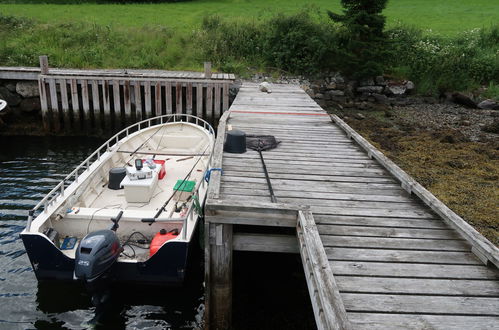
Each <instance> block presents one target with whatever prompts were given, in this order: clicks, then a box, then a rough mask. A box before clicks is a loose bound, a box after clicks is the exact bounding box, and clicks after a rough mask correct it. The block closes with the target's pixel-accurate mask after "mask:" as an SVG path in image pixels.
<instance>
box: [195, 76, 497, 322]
mask: <svg viewBox="0 0 499 330" xmlns="http://www.w3.org/2000/svg"><path fill="white" fill-rule="evenodd" d="M230 129H237V130H242V131H244V132H245V133H246V134H257V135H274V136H275V137H276V139H277V140H278V141H281V143H280V144H279V146H278V147H277V148H275V149H273V150H269V151H264V152H263V157H264V159H265V164H266V166H267V168H268V171H269V176H270V180H271V183H272V186H273V189H274V192H275V195H276V198H277V203H272V202H271V200H270V195H269V191H268V187H267V184H266V180H265V176H264V172H263V168H262V164H261V161H260V158H259V156H258V153H257V152H256V151H253V150H248V151H247V152H246V153H243V154H231V153H224V152H223V143H224V139H225V134H226V132H227V131H228V130H230ZM214 157H215V158H214V162H215V165H214V166H213V167H216V168H222V169H223V172H220V171H213V172H212V173H211V180H210V188H209V189H210V190H209V195H208V200H207V203H206V213H207V214H206V224H205V241H206V242H207V243H206V244H205V245H206V251H205V252H206V253H205V255H206V284H207V292H206V302H207V306H206V307H207V311H206V316H207V320H208V322H207V327H208V328H213V329H222V328H228V327H230V322H231V317H230V312H231V311H230V309H231V302H232V300H231V299H232V293H231V285H232V284H231V277H232V274H231V267H232V258H233V253H232V251H237V250H243V251H272V252H291V253H293V252H299V253H300V254H301V257H302V261H303V267H304V271H305V277H306V279H307V284H308V288H309V292H310V299H311V302H312V306H313V309H314V315H315V318H316V323H317V327H318V328H319V329H497V328H498V327H499V272H498V270H497V267H498V265H499V253H498V249H497V248H496V247H494V246H493V245H492V244H491V243H490V242H489V241H487V240H486V239H485V238H483V236H481V235H480V234H479V233H478V232H476V231H475V230H474V229H473V228H472V227H470V226H469V225H468V224H467V223H465V222H464V221H463V220H462V219H461V218H460V217H459V216H457V215H456V214H455V213H453V212H452V211H451V210H450V209H448V208H447V207H446V206H445V205H444V204H443V203H441V202H440V201H439V200H438V199H437V198H435V197H434V196H433V195H432V194H431V193H429V192H428V191H427V190H425V189H424V188H423V187H422V186H421V185H419V184H418V183H417V182H415V181H414V180H413V179H412V178H411V177H410V176H408V175H407V174H406V173H405V172H403V171H402V170H401V169H400V168H398V167H397V166H396V165H395V164H394V163H392V162H391V161H390V160H388V159H387V158H386V157H384V156H383V154H382V153H380V152H379V151H378V150H376V149H375V148H374V147H373V146H371V145H370V144H369V143H368V142H367V141H366V140H364V139H363V138H362V137H361V136H360V135H358V134H357V133H356V132H355V131H353V130H352V129H351V128H350V127H349V126H348V125H346V124H345V123H344V122H343V121H342V120H341V119H339V118H338V117H336V116H330V115H329V114H327V113H326V112H325V111H324V110H323V109H321V108H320V107H319V106H318V105H317V104H316V103H315V102H314V101H313V100H312V99H311V98H310V97H309V96H308V95H307V94H306V93H305V92H304V91H303V90H302V89H300V88H299V86H293V85H273V86H272V93H271V94H267V93H263V92H260V91H259V90H258V85H257V84H251V83H244V84H243V86H242V88H241V90H240V91H239V94H238V95H237V97H236V99H235V101H234V103H233V104H232V106H231V107H230V111H229V112H227V113H226V114H224V116H223V117H222V120H221V121H220V125H219V129H218V138H217V144H216V146H215V155H214ZM477 198H478V196H477ZM286 227H287V228H288V229H287V232H286ZM251 228H255V229H256V228H259V230H255V231H252V230H251ZM262 228H265V229H268V232H265V230H263V231H262V230H261V229H262ZM276 228H277V229H278V230H276ZM289 228H293V232H294V233H295V234H294V235H290V234H289V231H290V230H289ZM279 230H281V231H279Z"/></svg>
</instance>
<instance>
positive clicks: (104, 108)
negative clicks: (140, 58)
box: [38, 56, 234, 133]
mask: <svg viewBox="0 0 499 330" xmlns="http://www.w3.org/2000/svg"><path fill="white" fill-rule="evenodd" d="M233 81H234V75H233V74H224V73H214V74H212V73H211V65H210V64H209V63H205V72H179V71H159V70H66V69H49V68H48V61H47V58H46V57H45V56H42V57H40V75H39V76H38V82H39V88H40V101H41V107H42V109H41V110H42V117H43V124H44V127H45V129H47V130H50V131H52V132H59V131H61V130H70V131H76V132H77V131H80V130H84V131H85V132H89V130H93V131H94V132H96V133H99V132H102V131H104V132H106V131H109V130H113V129H114V130H115V129H117V128H120V127H123V126H126V125H128V124H130V123H132V122H136V121H139V120H142V119H145V118H150V117H154V116H159V115H164V114H171V113H185V114H193V115H196V116H199V117H202V118H204V119H206V120H208V121H211V122H215V121H216V120H217V119H218V118H220V116H221V114H222V113H223V112H224V111H225V110H227V109H228V108H229V89H230V85H231V83H233Z"/></svg>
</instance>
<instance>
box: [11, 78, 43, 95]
mask: <svg viewBox="0 0 499 330" xmlns="http://www.w3.org/2000/svg"><path fill="white" fill-rule="evenodd" d="M16 92H17V94H20V95H21V96H22V97H24V98H28V97H36V96H40V91H39V89H38V83H36V82H33V81H20V82H18V83H17V84H16Z"/></svg>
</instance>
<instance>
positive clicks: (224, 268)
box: [205, 223, 232, 330]
mask: <svg viewBox="0 0 499 330" xmlns="http://www.w3.org/2000/svg"><path fill="white" fill-rule="evenodd" d="M206 227H207V229H208V227H209V230H208V233H206V235H205V237H206V236H208V240H205V244H209V249H208V250H207V251H206V252H207V254H208V256H207V257H208V258H209V263H208V265H207V271H206V285H207V288H208V292H209V293H208V294H207V295H206V299H207V301H206V305H207V313H209V314H208V315H207V322H206V326H205V329H216V330H224V329H230V327H231V323H232V225H230V224H217V223H209V224H208V226H206Z"/></svg>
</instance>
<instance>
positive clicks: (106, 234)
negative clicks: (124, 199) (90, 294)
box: [74, 211, 123, 282]
mask: <svg viewBox="0 0 499 330" xmlns="http://www.w3.org/2000/svg"><path fill="white" fill-rule="evenodd" d="M122 215H123V211H120V213H119V214H118V216H117V217H116V218H112V219H111V221H113V225H112V226H111V228H110V229H104V230H98V231H94V232H93V233H90V234H88V235H87V236H85V237H84V238H83V239H82V240H81V242H80V245H79V246H78V249H77V250H76V258H75V271H74V276H75V278H77V279H80V280H84V281H86V282H92V281H94V280H96V279H97V278H99V277H100V276H102V275H103V274H104V273H105V272H106V271H108V270H109V269H111V266H112V265H113V264H114V263H115V262H116V260H118V257H119V256H120V253H121V252H123V247H122V246H121V244H120V241H119V239H118V236H117V235H116V230H117V229H118V227H119V226H118V221H120V219H121V216H122Z"/></svg>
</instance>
